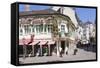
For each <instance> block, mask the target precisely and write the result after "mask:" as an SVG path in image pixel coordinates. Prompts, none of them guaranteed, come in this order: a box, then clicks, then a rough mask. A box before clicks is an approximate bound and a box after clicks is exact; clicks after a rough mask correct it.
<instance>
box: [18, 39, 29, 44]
mask: <svg viewBox="0 0 100 68" xmlns="http://www.w3.org/2000/svg"><path fill="white" fill-rule="evenodd" d="M29 42H30V39H20V40H19V45H27V44H28V43H29Z"/></svg>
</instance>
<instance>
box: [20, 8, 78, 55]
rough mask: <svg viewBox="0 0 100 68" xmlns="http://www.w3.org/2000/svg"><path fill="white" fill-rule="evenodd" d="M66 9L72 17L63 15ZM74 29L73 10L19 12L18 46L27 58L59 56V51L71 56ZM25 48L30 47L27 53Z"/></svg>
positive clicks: (75, 24)
mask: <svg viewBox="0 0 100 68" xmlns="http://www.w3.org/2000/svg"><path fill="white" fill-rule="evenodd" d="M67 9H68V10H69V12H70V13H71V14H72V15H67V14H65V12H66V10H67ZM66 13H67V12H66ZM68 14H69V13H68ZM76 27H77V22H76V20H75V14H74V10H73V9H71V8H64V9H63V8H60V7H59V8H58V9H56V10H55V9H46V10H39V11H24V12H20V13H19V46H22V47H23V52H24V53H25V55H26V54H27V53H28V56H32V55H33V56H34V55H35V56H37V55H41V56H42V55H57V56H60V52H61V51H62V52H63V54H65V55H66V54H67V53H68V54H73V51H74V49H75V48H76V42H75V40H76ZM25 46H26V47H25ZM27 46H28V47H30V48H29V50H28V51H27Z"/></svg>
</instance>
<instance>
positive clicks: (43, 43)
mask: <svg viewBox="0 0 100 68" xmlns="http://www.w3.org/2000/svg"><path fill="white" fill-rule="evenodd" d="M47 43H48V41H40V43H39V45H45V44H47Z"/></svg>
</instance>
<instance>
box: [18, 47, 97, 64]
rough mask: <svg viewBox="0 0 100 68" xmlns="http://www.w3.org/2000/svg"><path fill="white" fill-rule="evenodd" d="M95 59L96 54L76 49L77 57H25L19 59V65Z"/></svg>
mask: <svg viewBox="0 0 100 68" xmlns="http://www.w3.org/2000/svg"><path fill="white" fill-rule="evenodd" d="M93 59H96V53H95V52H90V51H85V50H84V49H78V52H77V55H63V57H58V56H56V55H55V56H42V57H27V58H26V59H23V58H19V61H20V63H21V64H25V63H43V62H53V61H76V60H93Z"/></svg>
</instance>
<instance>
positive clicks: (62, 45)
mask: <svg viewBox="0 0 100 68" xmlns="http://www.w3.org/2000/svg"><path fill="white" fill-rule="evenodd" d="M61 48H62V52H63V53H64V51H65V41H61Z"/></svg>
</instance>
